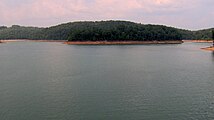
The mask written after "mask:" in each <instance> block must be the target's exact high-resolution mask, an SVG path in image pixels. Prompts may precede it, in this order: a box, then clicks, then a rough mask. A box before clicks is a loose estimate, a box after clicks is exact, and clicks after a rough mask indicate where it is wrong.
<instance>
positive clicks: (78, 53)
mask: <svg viewBox="0 0 214 120" xmlns="http://www.w3.org/2000/svg"><path fill="white" fill-rule="evenodd" d="M206 46H210V44H208V43H184V44H178V45H110V46H107V45H100V46H96V45H94V46H93V45H82V46H81V45H79V46H78V45H64V44H61V43H46V42H12V43H6V44H0V119H1V120H212V119H214V53H213V52H210V51H204V50H200V48H202V47H206Z"/></svg>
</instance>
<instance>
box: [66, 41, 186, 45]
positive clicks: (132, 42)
mask: <svg viewBox="0 0 214 120" xmlns="http://www.w3.org/2000/svg"><path fill="white" fill-rule="evenodd" d="M182 43H183V41H175V40H174V41H173V40H171V41H74V42H70V41H67V42H64V44H68V45H140V44H182Z"/></svg>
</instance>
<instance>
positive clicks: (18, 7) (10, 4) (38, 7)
mask: <svg viewBox="0 0 214 120" xmlns="http://www.w3.org/2000/svg"><path fill="white" fill-rule="evenodd" d="M206 1H207V2H204V1H203V0H188V1H186V0H1V2H0V16H1V19H0V24H6V25H12V24H21V25H36V26H50V25H53V24H58V23H61V22H68V21H75V20H107V19H124V20H131V21H136V22H143V23H158V24H170V25H173V26H178V27H183V26H185V25H184V24H186V23H188V24H189V23H191V22H193V21H195V20H194V19H191V18H190V16H191V17H193V18H197V13H201V14H202V12H200V10H201V11H203V12H206V14H203V15H201V16H203V18H204V19H203V20H201V21H203V22H206V19H205V18H207V17H208V15H212V14H213V12H212V10H211V11H209V9H208V8H210V9H211V8H212V6H211V5H210V4H213V1H212V0H206ZM209 5H210V6H209ZM175 18H176V20H175ZM208 18H210V17H208ZM212 20H213V18H212V19H211V20H207V22H209V24H211V25H213V24H212V23H211V22H210V21H212ZM181 21H182V22H183V23H182V22H181ZM201 21H200V20H199V21H198V23H200V24H201V23H202V22H201ZM190 27H191V28H194V27H195V28H196V27H199V26H196V25H192V26H191V25H190Z"/></svg>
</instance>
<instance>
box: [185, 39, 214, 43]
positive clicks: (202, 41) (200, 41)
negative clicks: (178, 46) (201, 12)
mask: <svg viewBox="0 0 214 120" xmlns="http://www.w3.org/2000/svg"><path fill="white" fill-rule="evenodd" d="M183 42H194V43H212V42H213V41H212V40H183Z"/></svg>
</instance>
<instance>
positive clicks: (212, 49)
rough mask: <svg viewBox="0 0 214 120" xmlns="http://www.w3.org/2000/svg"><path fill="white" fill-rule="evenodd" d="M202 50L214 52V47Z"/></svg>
mask: <svg viewBox="0 0 214 120" xmlns="http://www.w3.org/2000/svg"><path fill="white" fill-rule="evenodd" d="M201 49H202V50H208V51H214V47H213V46H211V47H207V48H201Z"/></svg>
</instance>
